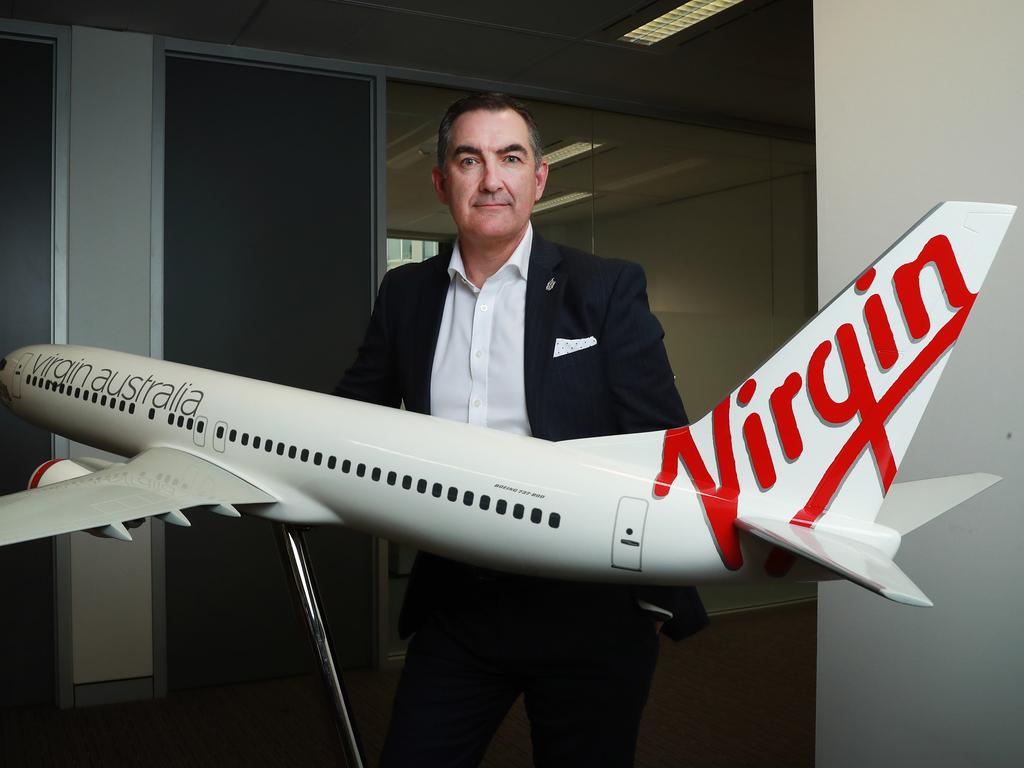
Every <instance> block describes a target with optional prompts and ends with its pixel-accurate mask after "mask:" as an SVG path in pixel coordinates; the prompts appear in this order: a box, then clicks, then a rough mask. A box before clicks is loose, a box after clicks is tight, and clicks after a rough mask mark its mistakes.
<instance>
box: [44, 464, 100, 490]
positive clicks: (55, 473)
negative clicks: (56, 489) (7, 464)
mask: <svg viewBox="0 0 1024 768" xmlns="http://www.w3.org/2000/svg"><path fill="white" fill-rule="evenodd" d="M95 471H96V470H95V469H90V468H89V467H85V466H82V465H81V464H79V463H77V462H76V461H74V460H72V459H53V460H52V461H47V462H46V463H45V464H40V465H39V467H38V468H37V469H36V471H35V472H33V473H32V479H31V480H29V481H28V487H29V490H31V489H33V488H42V487H44V486H47V485H53V484H54V483H59V482H61V481H63V480H71V479H72V478H75V477H83V476H84V475H91V474H92V473H93V472H95Z"/></svg>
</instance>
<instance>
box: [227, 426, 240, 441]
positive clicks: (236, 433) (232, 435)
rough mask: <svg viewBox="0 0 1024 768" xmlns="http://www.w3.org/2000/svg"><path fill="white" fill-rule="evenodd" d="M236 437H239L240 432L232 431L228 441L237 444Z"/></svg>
mask: <svg viewBox="0 0 1024 768" xmlns="http://www.w3.org/2000/svg"><path fill="white" fill-rule="evenodd" d="M236 437H238V430H237V429H232V430H231V433H230V434H229V435H228V441H229V442H232V443H233V442H235V438H236Z"/></svg>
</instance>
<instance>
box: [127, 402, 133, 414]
mask: <svg viewBox="0 0 1024 768" xmlns="http://www.w3.org/2000/svg"><path fill="white" fill-rule="evenodd" d="M128 413H135V403H129V404H128Z"/></svg>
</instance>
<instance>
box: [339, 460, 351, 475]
mask: <svg viewBox="0 0 1024 768" xmlns="http://www.w3.org/2000/svg"><path fill="white" fill-rule="evenodd" d="M351 469H352V462H351V461H349V460H348V459H345V460H344V461H343V462H341V471H342V472H344V473H345V474H346V475H347V474H348V473H349V471H350V470H351Z"/></svg>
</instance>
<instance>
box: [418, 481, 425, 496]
mask: <svg viewBox="0 0 1024 768" xmlns="http://www.w3.org/2000/svg"><path fill="white" fill-rule="evenodd" d="M416 492H417V493H426V492H427V481H426V480H420V481H419V482H418V483H416Z"/></svg>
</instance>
